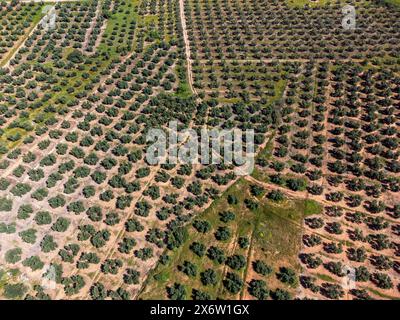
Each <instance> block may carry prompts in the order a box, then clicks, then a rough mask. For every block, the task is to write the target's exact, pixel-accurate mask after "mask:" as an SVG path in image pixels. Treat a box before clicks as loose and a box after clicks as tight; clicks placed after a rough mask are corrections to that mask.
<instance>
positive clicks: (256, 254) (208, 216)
mask: <svg viewBox="0 0 400 320" xmlns="http://www.w3.org/2000/svg"><path fill="white" fill-rule="evenodd" d="M307 203H308V202H307V201H305V200H293V199H281V200H280V201H274V200H270V199H269V198H268V194H267V192H266V190H265V189H264V188H263V187H262V186H261V185H260V184H257V183H255V184H254V183H250V182H249V181H247V180H244V179H242V180H239V181H238V182H237V183H235V184H234V185H233V186H231V187H230V188H229V189H228V190H227V191H226V192H225V193H224V195H223V196H222V197H221V198H220V199H218V200H217V201H215V202H214V203H213V204H212V205H211V206H210V207H209V208H208V209H207V210H206V211H205V212H203V213H202V214H200V215H198V216H196V217H195V218H193V220H192V221H191V223H190V224H189V226H187V227H186V228H185V232H186V241H185V243H184V244H183V246H182V247H181V248H179V249H178V250H176V251H174V252H172V253H171V254H165V255H163V256H162V260H161V261H162V262H161V263H160V264H159V266H158V267H157V268H156V269H155V270H154V271H153V272H152V273H151V275H150V276H149V278H148V281H147V283H146V285H145V287H144V289H143V291H142V293H141V294H140V296H139V297H140V298H143V299H165V298H167V297H169V298H177V297H178V296H180V297H181V298H192V299H195V300H203V299H261V300H264V299H277V300H279V299H290V298H291V297H294V296H295V295H296V287H297V285H298V274H299V272H300V264H299V261H298V259H297V256H298V254H299V250H300V243H299V239H300V238H301V221H302V219H303V217H304V216H306V215H308V214H310V213H314V214H315V213H319V208H318V206H317V207H316V208H315V209H313V210H311V211H310V209H309V208H307Z"/></svg>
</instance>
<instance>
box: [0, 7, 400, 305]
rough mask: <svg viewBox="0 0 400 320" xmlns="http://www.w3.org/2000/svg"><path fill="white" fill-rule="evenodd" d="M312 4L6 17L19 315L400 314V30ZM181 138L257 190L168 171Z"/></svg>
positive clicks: (1, 267) (7, 189)
mask: <svg viewBox="0 0 400 320" xmlns="http://www.w3.org/2000/svg"><path fill="white" fill-rule="evenodd" d="M303 2H306V1H276V0H263V1H253V0H235V1H233V0H226V1H216V0H180V1H178V0H85V1H71V2H60V3H57V4H54V9H55V12H56V16H57V19H56V23H55V28H54V29H50V30H49V29H46V28H43V27H41V26H40V25H38V22H39V20H40V19H41V18H42V16H43V13H42V7H43V6H44V4H39V3H36V4H28V3H14V2H13V3H10V4H7V5H2V10H1V12H0V14H1V17H2V21H4V22H7V27H5V28H3V31H2V32H0V39H1V41H0V43H1V48H2V49H1V52H0V64H1V65H2V66H4V68H1V69H0V157H1V159H0V239H1V243H0V295H1V296H2V297H5V298H10V299H24V298H26V299H117V300H119V299H124V300H125V299H138V298H139V299H154V298H157V299H196V300H197V299H199V300H200V299H260V300H265V299H273V300H279V299H294V298H316V299H369V298H374V299H395V298H399V297H400V278H399V263H400V260H399V259H398V256H399V252H400V251H399V248H400V242H399V222H398V219H399V218H400V197H399V186H400V177H399V172H400V163H399V159H398V158H399V139H400V134H399V118H400V114H399V112H400V108H399V105H400V68H399V58H400V57H399V52H400V50H399V49H400V34H399V32H400V31H399V30H400V25H399V21H400V19H399V18H400V11H398V10H396V9H394V7H391V6H385V5H382V4H381V3H378V2H377V1H368V0H366V1H361V0H358V1H351V4H353V5H354V6H355V7H356V11H357V31H356V32H354V31H351V30H344V29H343V27H342V25H341V19H342V17H343V15H342V11H341V9H342V2H341V1H331V2H329V1H319V2H318V3H314V2H313V3H311V4H310V6H306V7H304V4H305V3H303ZM2 25H3V27H4V23H2ZM9 26H10V27H9ZM16 30H18V31H16ZM20 30H23V31H20ZM173 120H175V121H177V123H178V127H179V128H180V129H185V128H189V129H194V130H195V131H196V132H199V131H200V130H201V129H204V128H209V129H232V128H239V129H242V130H246V129H254V131H255V146H256V147H255V149H256V150H255V152H256V154H257V156H256V161H255V170H254V172H253V173H252V174H251V176H246V177H244V178H241V179H238V177H237V176H236V175H235V172H234V169H235V166H234V165H233V164H224V163H221V164H211V165H203V164H191V165H189V164H171V163H167V164H161V165H151V164H149V162H148V161H147V159H146V151H147V147H148V145H149V141H147V138H146V137H147V133H148V132H149V130H150V129H152V128H158V129H162V130H164V131H168V124H169V122H170V121H173ZM199 153H200V150H199ZM346 268H347V269H346ZM346 270H350V272H353V271H354V272H355V277H356V279H355V280H356V281H355V286H350V285H349V284H348V283H347V282H346V281H348V280H349V276H348V274H347V273H346V272H347V271H346Z"/></svg>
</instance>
